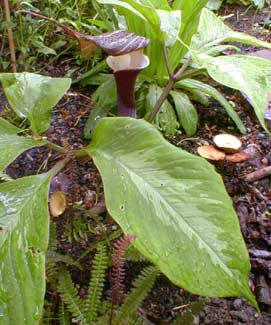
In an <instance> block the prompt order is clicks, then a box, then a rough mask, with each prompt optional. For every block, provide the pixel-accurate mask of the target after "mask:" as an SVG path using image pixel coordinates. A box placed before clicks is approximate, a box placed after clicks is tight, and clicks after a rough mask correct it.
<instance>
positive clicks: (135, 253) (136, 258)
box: [124, 246, 148, 263]
mask: <svg viewBox="0 0 271 325" xmlns="http://www.w3.org/2000/svg"><path fill="white" fill-rule="evenodd" d="M124 257H125V260H126V261H129V262H135V263H136V262H147V261H148V259H147V258H146V257H145V256H144V255H142V254H141V253H140V251H139V250H138V249H136V248H135V247H134V246H128V247H127V248H126V249H125V254H124Z"/></svg>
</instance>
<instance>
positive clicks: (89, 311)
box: [84, 244, 108, 324]
mask: <svg viewBox="0 0 271 325" xmlns="http://www.w3.org/2000/svg"><path fill="white" fill-rule="evenodd" d="M97 248H98V251H97V253H96V255H95V257H94V261H93V266H92V272H91V278H90V282H89V286H88V295H87V297H86V301H85V303H84V312H85V314H86V319H87V321H88V323H89V324H91V322H93V321H94V320H96V319H97V311H98V308H99V305H100V303H101V296H102V290H103V287H104V281H105V275H106V272H105V271H106V269H107V266H108V256H107V252H106V247H105V245H104V244H99V245H98V247H97Z"/></svg>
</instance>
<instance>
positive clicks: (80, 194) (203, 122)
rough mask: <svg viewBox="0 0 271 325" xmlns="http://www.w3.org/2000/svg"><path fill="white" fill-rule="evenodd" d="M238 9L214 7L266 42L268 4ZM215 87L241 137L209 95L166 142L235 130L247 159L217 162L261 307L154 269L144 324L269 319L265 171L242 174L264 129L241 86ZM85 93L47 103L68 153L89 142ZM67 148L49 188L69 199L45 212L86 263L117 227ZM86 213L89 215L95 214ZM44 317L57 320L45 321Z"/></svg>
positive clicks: (264, 155)
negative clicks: (196, 290)
mask: <svg viewBox="0 0 271 325" xmlns="http://www.w3.org/2000/svg"><path fill="white" fill-rule="evenodd" d="M245 11H246V9H245V8H242V7H238V6H225V7H223V8H222V10H221V14H222V15H229V14H231V13H233V14H234V15H235V16H234V17H232V18H230V19H228V20H227V22H228V23H229V24H230V25H231V27H232V28H234V29H235V30H239V31H245V32H248V33H251V34H253V35H256V36H257V37H259V38H261V39H264V40H269V41H271V32H270V30H269V29H268V26H267V25H265V23H266V18H267V16H268V10H263V11H262V12H256V11H255V9H250V10H248V11H246V12H245ZM244 12H245V14H243V13H244ZM236 17H237V18H236ZM255 50H256V49H255V48H251V47H249V46H246V45H245V46H244V45H243V46H242V52H244V53H246V52H251V51H255ZM68 68H69V67H68V66H66V65H61V63H60V64H59V65H58V66H57V67H56V66H50V65H49V66H48V67H47V69H48V71H47V72H49V74H50V75H54V76H62V75H65V72H66V71H67V70H68ZM220 90H221V91H222V92H223V93H224V94H225V95H226V97H227V98H228V99H229V100H231V101H232V102H234V103H235V105H236V110H237V111H238V113H239V115H240V117H241V118H242V120H243V122H244V124H245V125H246V127H247V134H246V135H245V136H242V137H240V135H238V133H237V131H236V130H235V128H234V126H233V124H232V123H231V121H229V119H228V117H227V115H226V114H225V112H224V110H223V109H222V108H221V107H220V106H219V105H217V103H215V102H212V106H211V107H209V108H208V109H206V108H203V107H200V106H199V107H198V112H199V117H200V119H199V120H200V125H199V129H198V133H197V135H196V136H195V138H192V139H187V138H186V136H184V135H178V136H175V137H172V138H170V139H169V141H170V142H172V143H173V144H174V145H176V146H178V147H180V148H183V149H185V150H187V151H189V152H192V153H196V149H197V147H198V146H199V145H201V144H205V143H207V142H208V143H212V137H213V136H214V135H215V134H217V133H219V132H221V131H225V132H230V133H236V134H237V135H238V136H239V137H240V138H241V139H242V142H243V150H245V151H246V152H247V153H248V154H249V157H250V158H249V159H248V160H247V161H246V162H243V163H238V164H232V163H226V162H225V163H223V164H220V165H218V166H216V167H217V170H218V172H219V173H220V174H221V175H222V177H223V179H224V182H225V185H226V188H227V191H228V193H229V195H230V196H231V198H232V200H233V203H234V206H235V208H236V211H237V214H238V217H239V220H240V225H241V229H242V233H243V236H244V238H245V241H246V244H247V247H248V250H249V253H250V257H251V265H252V269H251V273H250V286H251V289H252V291H253V292H254V294H255V295H256V297H257V301H258V303H259V305H260V308H261V313H258V312H257V311H256V310H255V309H254V308H253V307H252V306H251V305H250V304H249V303H248V302H246V301H244V300H243V299H241V298H226V299H218V298H215V299H211V298H210V299H209V298H202V299H200V300H199V297H197V296H195V295H192V294H189V293H188V292H185V291H184V290H182V289H180V288H177V287H175V286H174V285H172V284H171V283H170V282H169V281H168V280H167V279H166V278H165V277H163V276H161V277H159V279H158V280H157V282H156V285H155V288H154V289H153V290H152V292H151V294H150V295H149V296H148V298H147V299H146V300H145V302H144V304H143V306H142V308H140V310H139V312H140V314H141V315H142V316H143V317H144V318H145V319H146V324H171V323H173V320H174V319H177V320H176V322H175V324H185V325H186V324H206V325H207V324H212V325H217V324H248V325H253V324H255V325H256V324H257V325H258V324H259V325H267V324H271V315H270V312H271V250H270V248H271V222H270V218H271V188H270V176H269V177H264V178H262V179H260V180H257V181H254V182H247V181H245V176H246V175H247V174H249V173H251V172H252V171H255V170H257V169H260V168H262V167H266V166H270V165H271V143H270V135H268V134H267V133H266V132H264V131H263V130H262V128H261V127H260V126H259V124H258V122H257V120H256V118H255V115H254V112H253V110H252V109H251V107H250V106H249V104H248V103H246V101H245V99H244V98H243V96H242V95H241V94H240V93H238V92H236V91H233V90H229V89H227V90H226V89H224V88H221V89H220ZM90 93H91V89H86V88H85V89H71V90H70V91H69V92H68V93H67V95H66V96H65V97H64V98H63V99H62V100H61V102H60V103H59V104H58V105H57V106H56V107H55V109H54V112H53V120H52V125H51V127H50V129H49V130H48V131H47V132H46V135H47V137H48V139H49V140H51V141H52V142H55V143H57V144H60V145H62V146H64V147H65V148H66V149H67V151H69V152H72V151H73V150H74V149H77V148H81V147H83V146H85V145H87V144H88V142H89V141H86V140H84V139H83V133H82V130H83V127H84V124H85V121H86V118H87V116H88V112H89V109H90V106H91V100H90V97H89V95H90ZM0 114H1V115H2V116H5V117H10V111H9V109H8V106H7V102H6V100H5V97H4V96H3V92H2V91H0ZM69 155H70V163H69V164H68V165H67V166H66V168H65V169H64V170H63V171H62V172H61V174H59V175H58V176H57V177H56V178H55V179H54V181H53V182H52V186H51V191H52V192H53V191H54V190H61V191H63V192H65V193H66V195H67V198H68V202H69V206H68V209H67V211H66V212H65V213H64V215H62V216H61V217H59V218H54V219H52V224H55V225H56V229H57V247H58V251H59V252H61V253H63V254H67V255H69V256H71V257H72V258H73V259H75V260H78V261H79V262H80V263H82V265H85V266H90V265H91V260H92V257H93V252H94V251H95V250H94V248H95V244H96V243H97V242H98V241H100V240H102V239H105V238H107V237H108V236H111V238H114V236H115V237H117V236H118V235H119V231H118V229H119V228H118V226H117V225H116V224H115V223H114V221H113V220H112V219H111V218H110V216H109V215H108V214H107V212H106V209H105V204H104V195H103V185H102V180H101V177H100V175H99V173H98V171H97V169H96V167H95V166H94V164H93V162H92V161H91V160H90V159H89V158H84V159H80V160H78V159H73V156H72V154H69ZM60 157H61V155H60V154H59V153H55V152H53V151H51V150H50V149H46V148H38V149H33V150H29V151H27V152H26V153H24V154H22V155H21V156H20V157H19V158H18V159H17V160H16V161H15V162H14V163H12V164H11V165H10V166H9V167H8V169H7V173H8V174H9V175H10V176H11V177H13V178H18V177H22V176H26V175H31V174H36V173H40V172H44V171H47V170H48V169H49V168H51V167H52V166H53V165H54V164H55V162H56V161H57V160H58V159H59V158H60ZM89 211H90V212H89ZM93 215H96V217H95V218H94V219H93V218H92V217H93ZM91 216H92V217H91ZM86 225H87V226H86ZM78 229H80V232H79V231H77V230H78ZM140 269H141V266H140V265H135V264H133V263H127V266H126V277H127V286H128V284H129V283H130V280H131V279H133V278H134V277H135V271H136V270H138V271H139V270H140ZM75 273H76V274H75V276H74V280H75V281H76V282H77V283H78V286H79V287H80V288H81V290H84V288H85V286H86V284H87V279H88V278H89V271H86V270H85V269H84V271H80V272H78V270H77V271H76V272H75ZM137 274H138V273H137ZM80 292H81V291H80ZM47 299H48V300H49V299H51V300H52V301H54V299H55V297H54V295H53V294H52V295H51V294H50V293H49V292H48V294H47ZM55 302H56V301H55ZM51 324H57V322H56V321H52V322H51Z"/></svg>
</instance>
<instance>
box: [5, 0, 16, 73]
mask: <svg viewBox="0 0 271 325" xmlns="http://www.w3.org/2000/svg"><path fill="white" fill-rule="evenodd" d="M3 3H4V9H5V16H6V21H7V22H8V23H10V22H11V19H10V10H9V4H8V0H3ZM7 31H8V44H9V51H10V63H11V69H12V72H14V73H15V72H17V69H16V56H15V46H14V40H13V34H12V30H11V28H7Z"/></svg>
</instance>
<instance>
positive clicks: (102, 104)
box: [84, 76, 117, 139]
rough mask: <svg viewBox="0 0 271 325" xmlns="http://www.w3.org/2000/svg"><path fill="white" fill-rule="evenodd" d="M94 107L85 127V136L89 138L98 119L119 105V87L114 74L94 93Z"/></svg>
mask: <svg viewBox="0 0 271 325" xmlns="http://www.w3.org/2000/svg"><path fill="white" fill-rule="evenodd" d="M92 103H93V104H92V108H91V111H90V114H89V117H88V119H87V122H86V125H85V127H84V137H85V138H87V139H89V138H90V137H91V132H92V130H93V128H94V127H95V125H96V124H97V123H98V121H99V120H100V119H101V118H102V117H105V116H106V115H107V114H108V112H109V111H110V110H112V109H114V108H116V106H117V89H116V82H115V79H114V76H110V78H108V79H107V81H105V82H104V83H102V84H101V85H100V86H99V87H98V88H97V89H96V90H95V92H94V93H93V94H92Z"/></svg>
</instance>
